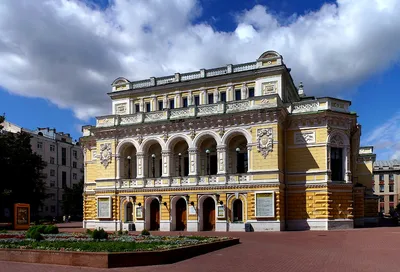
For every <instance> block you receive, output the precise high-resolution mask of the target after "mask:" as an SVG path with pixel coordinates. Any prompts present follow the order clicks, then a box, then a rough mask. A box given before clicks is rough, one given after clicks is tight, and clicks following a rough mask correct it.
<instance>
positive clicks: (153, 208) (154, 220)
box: [146, 198, 160, 230]
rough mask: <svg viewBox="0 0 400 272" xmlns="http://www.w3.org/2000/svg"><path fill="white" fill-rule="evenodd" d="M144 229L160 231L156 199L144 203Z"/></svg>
mask: <svg viewBox="0 0 400 272" xmlns="http://www.w3.org/2000/svg"><path fill="white" fill-rule="evenodd" d="M146 228H147V229H148V230H159V229H160V202H159V201H158V199H157V198H153V199H149V200H148V201H146Z"/></svg>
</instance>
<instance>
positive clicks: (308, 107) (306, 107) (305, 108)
mask: <svg viewBox="0 0 400 272" xmlns="http://www.w3.org/2000/svg"><path fill="white" fill-rule="evenodd" d="M310 111H318V102H314V103H307V104H298V105H294V106H293V113H300V112H310Z"/></svg>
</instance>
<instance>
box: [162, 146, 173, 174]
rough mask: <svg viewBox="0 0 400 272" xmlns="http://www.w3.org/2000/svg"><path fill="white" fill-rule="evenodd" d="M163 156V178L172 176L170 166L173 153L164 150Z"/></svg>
mask: <svg viewBox="0 0 400 272" xmlns="http://www.w3.org/2000/svg"><path fill="white" fill-rule="evenodd" d="M161 156H162V168H163V169H162V172H161V176H162V177H163V178H166V177H169V176H170V175H171V173H170V165H171V159H170V158H171V151H169V150H163V151H162V152H161Z"/></svg>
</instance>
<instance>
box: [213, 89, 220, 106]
mask: <svg viewBox="0 0 400 272" xmlns="http://www.w3.org/2000/svg"><path fill="white" fill-rule="evenodd" d="M218 102H219V92H218V88H216V89H215V90H214V103H218Z"/></svg>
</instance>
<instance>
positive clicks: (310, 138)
mask: <svg viewBox="0 0 400 272" xmlns="http://www.w3.org/2000/svg"><path fill="white" fill-rule="evenodd" d="M294 143H295V144H313V143H315V131H302V132H296V133H295V134H294Z"/></svg>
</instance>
